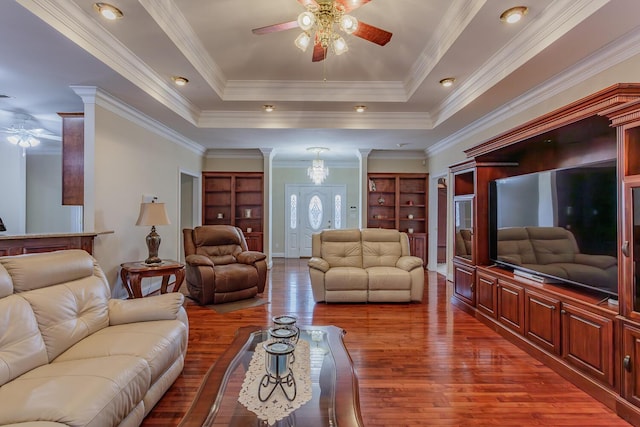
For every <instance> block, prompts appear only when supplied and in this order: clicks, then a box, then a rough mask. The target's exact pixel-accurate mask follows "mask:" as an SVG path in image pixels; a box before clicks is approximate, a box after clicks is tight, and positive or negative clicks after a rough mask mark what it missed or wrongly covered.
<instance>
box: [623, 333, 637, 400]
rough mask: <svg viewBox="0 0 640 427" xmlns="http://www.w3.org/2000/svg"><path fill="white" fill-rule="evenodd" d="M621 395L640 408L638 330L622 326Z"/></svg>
mask: <svg viewBox="0 0 640 427" xmlns="http://www.w3.org/2000/svg"><path fill="white" fill-rule="evenodd" d="M622 341H623V343H622V345H623V347H622V351H623V356H622V395H623V396H624V398H625V399H627V400H628V401H629V402H631V403H633V404H634V405H636V406H640V328H638V327H634V326H630V325H627V324H624V325H623V326H622Z"/></svg>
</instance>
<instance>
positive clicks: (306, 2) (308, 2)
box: [298, 0, 318, 9]
mask: <svg viewBox="0 0 640 427" xmlns="http://www.w3.org/2000/svg"><path fill="white" fill-rule="evenodd" d="M298 3H300V4H301V5H303V6H304V7H306V8H307V9H308V8H310V7H318V2H317V1H316V0H298Z"/></svg>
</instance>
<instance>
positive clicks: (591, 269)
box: [497, 227, 618, 291]
mask: <svg viewBox="0 0 640 427" xmlns="http://www.w3.org/2000/svg"><path fill="white" fill-rule="evenodd" d="M497 250H498V260H501V261H505V262H508V263H510V264H512V265H516V266H522V267H524V268H527V269H530V270H534V271H539V272H541V273H544V274H550V275H552V276H556V277H560V278H564V279H569V280H572V281H575V282H580V283H586V284H590V285H593V286H597V287H599V288H606V289H609V290H611V291H617V286H618V261H617V259H616V258H615V257H612V256H608V255H594V254H584V253H581V252H580V249H579V248H578V244H577V242H576V239H575V237H574V235H573V233H571V232H570V231H569V230H566V229H564V228H562V227H510V228H501V229H499V230H498V248H497Z"/></svg>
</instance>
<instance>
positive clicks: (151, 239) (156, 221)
mask: <svg viewBox="0 0 640 427" xmlns="http://www.w3.org/2000/svg"><path fill="white" fill-rule="evenodd" d="M156 199H157V198H156V197H154V198H153V200H152V201H151V203H140V214H139V215H138V221H136V225H147V226H149V225H150V226H151V232H150V233H149V234H148V235H147V238H146V242H147V249H149V257H148V258H147V259H146V260H145V261H144V262H145V263H146V264H159V263H161V262H162V259H160V258H159V257H158V249H159V248H160V241H161V239H160V235H159V234H158V233H156V225H169V224H171V221H169V217H168V216H167V210H166V209H165V207H164V203H156V202H155V200H156Z"/></svg>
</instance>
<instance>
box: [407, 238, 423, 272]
mask: <svg viewBox="0 0 640 427" xmlns="http://www.w3.org/2000/svg"><path fill="white" fill-rule="evenodd" d="M409 246H410V249H411V255H413V256H417V257H418V258H420V259H422V265H423V266H425V265H427V235H426V234H422V233H420V234H409Z"/></svg>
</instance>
